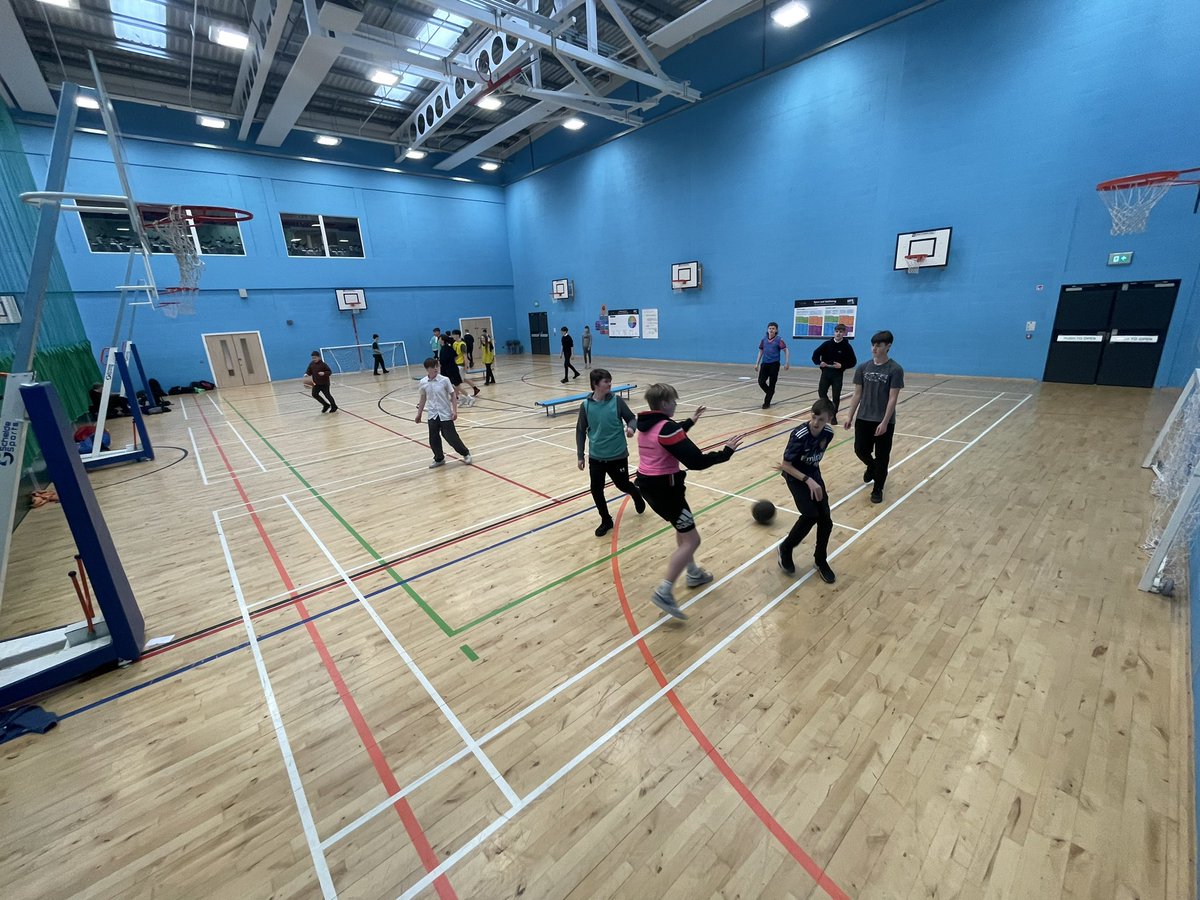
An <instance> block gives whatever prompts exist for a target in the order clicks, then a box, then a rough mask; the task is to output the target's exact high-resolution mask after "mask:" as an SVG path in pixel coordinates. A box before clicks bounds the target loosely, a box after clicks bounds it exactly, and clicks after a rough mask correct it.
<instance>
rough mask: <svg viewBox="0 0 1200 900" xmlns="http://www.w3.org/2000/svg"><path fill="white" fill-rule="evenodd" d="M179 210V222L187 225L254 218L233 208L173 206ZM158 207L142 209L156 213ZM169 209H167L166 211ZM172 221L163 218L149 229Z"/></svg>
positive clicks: (151, 224) (221, 223)
mask: <svg viewBox="0 0 1200 900" xmlns="http://www.w3.org/2000/svg"><path fill="white" fill-rule="evenodd" d="M175 205H176V206H177V207H178V208H179V209H180V210H185V211H186V212H184V214H183V215H182V216H181V217H180V218H179V220H178V221H180V222H187V223H188V224H189V225H229V224H230V223H233V222H249V221H250V220H251V219H253V218H254V213H252V212H250V211H249V210H246V209H237V208H236V207H233V206H189V205H187V204H186V203H179V204H175ZM161 208H162V207H160V206H157V205H155V206H146V207H143V209H150V210H155V211H157V210H158V209H161ZM169 209H170V208H169V207H168V210H169ZM171 222H172V219H171V217H170V215H166V216H163V217H162V218H161V219H157V220H155V221H154V222H152V223H150V225H149V226H147V227H149V228H162V227H165V226H167V225H170V224H171Z"/></svg>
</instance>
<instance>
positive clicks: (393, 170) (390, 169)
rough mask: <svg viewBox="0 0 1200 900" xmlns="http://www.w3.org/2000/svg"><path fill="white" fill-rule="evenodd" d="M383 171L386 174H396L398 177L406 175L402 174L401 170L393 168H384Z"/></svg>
mask: <svg viewBox="0 0 1200 900" xmlns="http://www.w3.org/2000/svg"><path fill="white" fill-rule="evenodd" d="M383 171H385V172H394V173H395V174H396V175H403V174H404V173H403V172H401V171H400V170H399V169H393V168H391V167H390V166H384V167H383Z"/></svg>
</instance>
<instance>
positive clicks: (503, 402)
mask: <svg viewBox="0 0 1200 900" xmlns="http://www.w3.org/2000/svg"><path fill="white" fill-rule="evenodd" d="M898 357H899V359H900V360H901V362H903V359H904V354H903V353H902V352H901V353H898ZM597 363H598V364H601V365H605V364H607V365H609V366H610V367H611V369H612V371H613V374H614V376H615V378H616V379H617V381H618V383H620V382H621V381H632V382H636V383H637V384H639V385H641V389H640V390H638V391H636V392H635V395H634V400H633V403H632V406H633V407H634V409H638V408H641V407H643V402H642V397H641V394H642V392H643V391H644V389H645V387H646V386H647V385H649V384H650V383H652V382H653V381H669V382H671V383H673V384H675V385H676V386H677V387H678V388H679V390H680V393H681V394H682V400H681V403H680V415H681V416H683V415H688V414H690V413H691V411H692V409H693V408H694V406H695V405H696V404H697V403H702V404H705V405H706V406H707V407H708V413H707V414H706V415H705V417H704V418H703V419H702V420H701V422H700V423H699V424H698V425H697V427H696V428H695V429H694V430H693V432H692V435H693V437H694V438H695V439H696V441H697V443H698V444H700V445H701V446H715V445H717V444H719V443H720V442H722V441H723V439H724V438H725V437H726V436H728V435H729V434H732V433H735V432H746V433H747V434H748V436H747V438H746V441H745V443H744V444H743V447H742V449H741V451H739V452H738V453H737V455H736V456H735V457H734V459H733V460H732V461H731V462H729V463H727V464H724V465H721V466H717V467H715V468H712V469H709V470H706V471H703V472H698V473H695V474H694V475H692V476H691V477H690V478H689V479H688V495H689V498H690V501H691V504H692V507H693V509H695V510H696V511H697V513H698V522H699V526H700V531H701V533H702V535H703V539H704V543H703V545H702V547H701V549H700V553H699V558H700V560H701V562H702V564H703V565H704V566H706V567H707V568H709V569H711V570H712V571H713V572H714V573H715V574H716V576H717V580H716V581H714V582H713V583H712V584H711V585H709V586H707V587H706V588H705V589H703V590H700V591H689V590H687V589H685V588H682V587H678V588H677V591H678V594H679V596H680V598H681V600H686V601H687V603H688V604H689V605H688V607H687V608H688V612H689V613H690V615H691V619H690V621H688V622H686V623H682V624H681V623H676V622H674V621H663V620H662V619H661V617H660V615H659V614H658V611H657V609H656V608H655V607H654V606H652V605H651V604H650V602H649V599H648V596H649V593H650V591H651V589H652V588H653V586H654V585H655V583H656V582H657V581H658V579H659V578H660V577H661V574H662V571H663V567H664V561H665V558H666V556H667V555H668V553H669V551H670V549H671V548H672V547H673V545H674V539H673V536H672V535H671V534H670V533H669V530H668V529H667V528H666V527H665V523H663V522H661V521H660V520H658V519H657V518H655V517H654V516H653V513H647V514H646V515H643V516H638V515H635V514H634V511H633V508H632V504H626V503H625V502H623V501H624V498H623V495H620V494H618V493H616V492H615V491H612V490H610V498H612V502H611V507H610V508H611V510H612V512H613V514H614V517H615V518H616V520H617V526H616V528H615V529H614V531H613V532H612V533H610V534H609V535H607V536H605V537H604V538H597V537H595V536H594V535H593V529H594V527H595V525H596V524H597V521H598V518H597V515H596V512H595V510H594V508H593V506H592V501H591V498H590V495H589V494H588V492H587V480H586V474H585V473H583V472H579V471H578V470H577V469H576V466H575V449H574V433H573V432H574V422H575V418H574V410H573V409H571V408H567V409H566V410H565V412H564V413H563V414H561V415H559V416H557V417H556V418H547V417H546V416H545V415H544V414H543V413H542V412H541V411H540V410H537V409H535V408H534V407H533V406H532V403H533V401H534V400H537V399H545V398H550V397H556V396H560V395H562V393H563V392H564V391H563V386H562V385H560V384H559V383H558V378H559V370H558V369H557V368H556V367H555V366H554V365H553V364H552V361H547V360H544V359H539V360H533V359H531V358H530V357H519V358H505V357H502V358H501V359H500V364H499V366H498V367H497V377H498V378H499V382H500V383H499V384H497V385H495V386H494V387H488V388H487V389H486V390H485V391H484V394H483V396H481V398H480V400H479V402H478V404H477V405H475V406H474V407H473V408H469V409H464V410H463V412H462V415H461V418H460V423H459V430H460V433H461V434H462V436H463V437H464V439H465V441H466V442H467V444H468V445H469V447H470V449H471V451H472V453H473V456H474V462H475V465H473V466H470V467H468V466H466V465H464V464H463V463H461V462H459V461H458V460H457V459H456V458H454V457H453V456H448V458H449V459H450V462H449V463H448V465H446V466H445V467H443V468H441V469H438V470H435V471H430V470H428V469H427V468H426V466H427V464H428V462H429V460H430V453H429V451H428V450H427V448H426V446H425V440H426V430H425V426H424V425H416V424H414V423H413V421H412V416H413V407H414V403H415V394H416V389H415V382H414V380H413V378H412V377H409V376H405V375H404V374H403V372H402V371H400V370H396V371H394V372H393V373H392V374H391V375H389V376H387V377H380V378H374V377H372V376H371V375H369V374H364V375H355V376H351V377H348V378H346V379H343V380H342V381H341V382H340V383H338V384H336V385H335V388H334V392H335V396H336V397H337V399H338V402H339V404H340V405H341V408H342V411H341V412H339V413H337V414H336V415H320V414H319V413H318V408H317V406H316V404H315V403H313V401H312V400H311V399H310V398H309V397H308V396H307V393H306V392H304V391H303V390H302V389H301V387H300V385H299V383H298V381H285V382H278V383H275V384H272V385H269V386H262V387H257V388H246V389H241V390H232V391H222V392H220V393H209V394H205V395H198V396H194V397H187V398H180V399H182V404H179V405H181V406H182V408H181V409H177V411H175V412H172V413H170V414H168V415H165V416H159V417H154V418H152V419H151V420H150V426H151V429H152V434H153V438H154V440H155V442H156V444H157V447H158V457H157V459H156V460H155V461H154V462H152V463H142V464H137V465H131V466H124V467H118V468H115V469H111V470H108V471H102V472H98V473H95V474H94V476H93V483H94V484H95V486H96V487H97V491H98V497H99V499H100V501H101V504H102V507H103V510H104V513H105V516H106V517H107V520H108V523H109V525H110V527H111V528H112V530H113V533H114V536H115V539H116V542H117V545H118V546H119V548H120V549H121V552H122V554H123V557H124V560H125V565H126V567H127V571H128V574H129V577H130V580H131V582H132V584H133V586H134V589H135V591H136V593H137V596H138V600H139V602H140V604H141V607H142V609H143V612H144V614H145V617H146V622H147V636H148V637H156V636H165V635H174V636H175V638H176V641H175V643H173V644H170V645H168V646H167V647H166V648H164V649H160V650H158V651H155V652H152V653H149V654H147V656H146V658H144V659H143V660H142V661H140V662H138V663H137V664H136V665H133V666H130V667H128V668H126V669H123V670H119V671H112V672H107V673H103V674H100V675H98V676H96V677H94V678H91V679H89V680H87V681H84V682H80V683H75V684H71V685H68V686H65V687H63V688H61V689H59V690H57V691H54V692H53V693H51V694H49V695H47V696H44V697H42V698H39V701H38V702H40V703H41V704H42V705H44V706H45V707H46V708H48V709H50V710H52V711H54V712H56V713H57V714H59V715H60V716H63V719H62V721H61V723H60V724H59V726H58V727H57V728H55V729H54V730H52V731H51V732H50V733H48V734H47V735H45V736H42V737H39V736H26V737H23V738H20V739H18V740H16V741H14V742H11V743H9V744H7V745H5V746H4V747H3V756H4V760H3V768H4V770H3V777H2V778H0V818H2V820H3V822H4V823H5V824H4V827H3V834H2V835H0V872H2V873H3V875H2V880H0V884H2V886H3V887H2V890H3V893H4V895H5V896H6V897H8V898H25V897H30V898H33V897H37V898H43V897H66V896H72V897H92V896H95V897H118V896H119V897H130V896H148V895H155V896H164V897H197V896H204V897H266V896H271V897H293V896H296V897H316V896H321V895H322V894H325V895H327V896H332V895H333V894H335V893H336V894H338V895H341V896H343V897H363V898H375V897H395V896H405V897H407V896H425V897H433V896H438V897H443V898H446V897H453V896H459V897H480V898H483V897H486V898H492V897H505V896H525V897H578V898H599V897H636V898H645V897H663V898H667V897H681V898H693V897H706V898H707V897H771V898H775V897H825V896H829V897H844V896H851V897H908V896H914V897H915V896H920V897H925V896H938V897H947V896H964V897H1037V898H1053V897H1078V898H1099V897H1139V898H1142V900H1147V898H1172V900H1175V898H1188V897H1193V896H1194V884H1195V872H1194V863H1193V853H1192V847H1193V846H1194V844H1193V834H1192V830H1193V829H1192V822H1193V812H1192V810H1193V796H1192V783H1193V781H1192V772H1191V760H1192V736H1191V725H1190V698H1189V696H1188V688H1187V685H1188V683H1189V678H1188V656H1187V634H1188V622H1187V609H1186V604H1185V603H1183V602H1180V601H1174V602H1173V601H1170V600H1167V599H1165V598H1162V597H1158V596H1150V595H1146V594H1142V593H1139V592H1138V591H1137V589H1136V587H1135V585H1136V583H1137V580H1138V577H1139V574H1140V571H1141V568H1142V566H1143V555H1142V554H1141V552H1140V551H1139V550H1138V545H1139V543H1140V542H1141V539H1142V531H1143V523H1144V522H1145V520H1146V518H1147V514H1148V511H1149V492H1148V483H1149V480H1148V477H1147V475H1146V473H1145V472H1143V471H1142V470H1141V469H1140V468H1139V463H1140V459H1141V456H1142V454H1143V453H1144V451H1145V448H1146V447H1147V446H1148V444H1149V442H1150V441H1151V439H1152V438H1153V435H1154V433H1155V431H1156V430H1157V428H1158V427H1159V425H1160V424H1161V422H1162V420H1163V419H1164V417H1165V415H1166V412H1167V411H1168V409H1169V408H1170V403H1171V402H1172V400H1173V395H1171V394H1170V393H1163V392H1150V391H1139V390H1126V389H1115V388H1100V387H1075V386H1066V385H1038V384H1035V383H1032V382H1023V381H1003V380H996V379H971V378H950V377H942V376H931V375H919V374H910V375H909V384H908V387H907V388H906V390H905V391H904V392H903V393H902V395H901V401H902V402H901V406H900V408H899V419H898V432H899V434H898V436H897V438H896V443H895V450H894V456H893V466H894V468H893V473H892V475H891V477H890V479H889V481H888V486H887V494H886V498H885V502H884V503H883V504H882V505H879V506H876V505H872V504H871V503H870V502H869V501H868V498H867V491H866V490H864V486H863V484H862V480H861V473H862V467H861V465H860V464H859V463H858V462H857V460H856V459H855V458H854V456H853V452H852V449H851V443H850V434H851V432H846V431H843V430H841V429H840V428H839V430H838V438H837V441H836V442H835V444H834V445H833V446H832V448H831V450H830V452H829V453H828V455H827V456H826V459H825V463H824V466H823V469H824V472H825V474H826V480H827V482H828V484H829V487H830V492H831V495H832V498H833V501H834V503H835V504H836V506H835V509H834V519H835V521H836V523H837V527H836V528H835V530H834V536H833V545H834V546H835V547H836V551H835V553H834V556H833V558H832V560H831V562H832V565H833V567H834V569H835V570H836V571H837V573H838V581H837V583H836V584H835V585H832V586H830V585H825V584H824V583H822V582H821V581H820V580H819V579H818V578H815V577H813V573H812V572H811V570H810V569H809V568H807V565H806V564H807V563H808V562H809V557H808V547H806V546H801V548H800V549H799V550H798V552H797V554H796V559H797V563H798V564H799V565H800V568H799V569H798V571H797V575H796V576H795V577H787V576H785V575H783V574H782V573H781V572H780V571H779V569H778V568H777V567H776V565H775V551H774V547H775V545H776V544H777V542H778V541H779V540H780V538H781V537H782V536H783V535H784V533H785V532H786V530H787V528H788V527H790V525H791V522H792V521H793V516H794V513H792V512H791V509H790V507H791V499H790V497H789V495H788V493H787V490H786V488H785V486H784V484H783V481H782V479H781V478H780V477H779V476H778V474H776V473H775V472H774V471H773V469H772V466H773V465H774V464H776V463H777V462H778V460H779V459H780V457H781V455H782V452H783V448H784V445H785V443H786V436H787V434H788V432H789V430H790V428H791V427H794V425H795V424H796V422H797V421H798V420H799V419H800V418H801V417H802V415H803V413H804V412H805V411H806V410H807V408H808V406H809V405H810V404H811V401H812V400H813V398H814V397H815V387H816V373H815V371H814V370H811V369H793V370H792V371H791V372H788V373H785V374H784V378H783V379H782V382H781V385H780V390H779V394H778V395H777V398H776V399H777V402H776V404H775V406H774V408H772V409H771V410H762V409H760V408H759V406H760V403H761V393H760V392H759V390H758V388H757V385H756V384H755V383H754V381H753V380H751V377H752V376H753V374H754V373H753V370H752V368H751V367H750V366H722V365H714V364H706V363H682V362H654V361H645V360H627V361H620V360H604V359H598V360H597ZM412 374H418V373H417V370H415V369H414V370H413V373H412ZM585 382H586V377H585V378H584V379H580V381H579V382H576V383H575V384H574V385H572V387H573V388H574V387H576V386H585ZM125 427H128V422H119V423H117V424H116V426H115V429H114V431H115V434H114V438H116V439H117V440H118V441H120V440H121V431H122V429H123V428H125ZM632 455H633V460H632V461H634V462H636V448H634V450H633V454H632ZM185 457H186V458H185ZM762 498H767V499H770V500H772V501H774V502H775V503H776V505H778V506H780V507H781V511H780V514H779V515H778V516H777V517H776V519H775V521H774V522H773V523H771V524H770V525H768V526H759V525H755V524H754V523H753V522H752V521H751V517H750V511H749V506H750V504H751V502H752V501H753V500H756V499H762ZM810 540H811V538H810ZM70 546H71V545H70V544H69V541H68V539H67V537H66V529H65V523H64V521H63V517H62V512H61V510H60V509H59V508H58V507H57V506H54V507H51V508H45V509H40V510H35V511H33V512H31V513H30V514H29V516H28V517H27V518H26V520H25V522H24V524H23V525H22V526H21V528H20V529H19V530H18V532H17V534H16V536H15V542H14V547H13V562H12V566H11V570H10V574H9V584H8V591H7V597H6V599H5V602H4V605H3V608H2V609H0V634H3V635H4V636H12V635H15V634H19V633H23V632H26V631H30V630H33V629H36V628H39V627H49V626H52V625H57V624H62V623H63V622H67V621H73V620H74V619H76V618H78V613H77V608H76V607H75V601H74V597H73V594H72V592H71V590H70V586H69V583H68V581H67V578H66V571H67V570H68V569H69V568H70V567H71V561H70V557H71V554H72V552H73V551H72V550H71V549H70Z"/></svg>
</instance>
